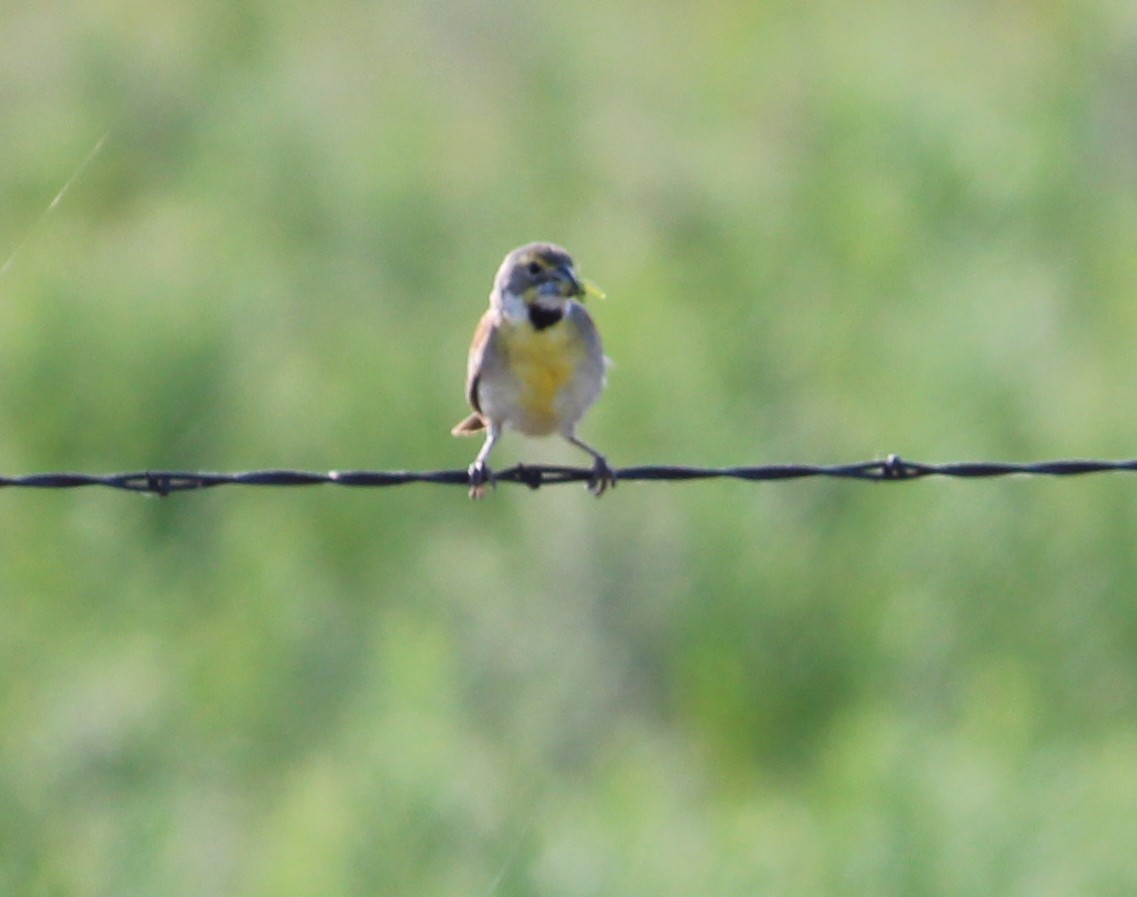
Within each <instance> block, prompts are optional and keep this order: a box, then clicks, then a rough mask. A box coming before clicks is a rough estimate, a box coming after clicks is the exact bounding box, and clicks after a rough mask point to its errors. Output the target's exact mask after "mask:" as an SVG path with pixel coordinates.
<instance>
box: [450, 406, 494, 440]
mask: <svg viewBox="0 0 1137 897" xmlns="http://www.w3.org/2000/svg"><path fill="white" fill-rule="evenodd" d="M485 428H486V419H485V418H484V417H482V416H481V415H480V414H478V412H476V411H475V412H474V413H473V414H471V415H470V416H469V417H467V418H466V419H465V420H464V421H462V422H461V423H459V424H457V425H456V426H455V427H454V429H453V430H451V431H450V435H451V436H473V435H474V434H475V433H480V432H481V431H482V430H484V429H485Z"/></svg>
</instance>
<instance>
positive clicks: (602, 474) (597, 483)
mask: <svg viewBox="0 0 1137 897" xmlns="http://www.w3.org/2000/svg"><path fill="white" fill-rule="evenodd" d="M565 438H566V439H567V440H568V441H569V442H571V443H572V444H573V445H575V446H576V447H577V448H581V449H584V450H585V451H586V452H588V454H590V455H592V460H593V464H592V476H591V477H589V480H588V491H589V492H591V493H592V494H593V495H595V496H597V497H598V498H599V497H600V496H601V495H603V494H604V492H605V491H606V490H607V489H608V488H612V489H615V488H616V471H614V470H613V469H612V468H611V467H609V466H608V459H607V458H605V457H604V456H603V455H602V454H600V452H598V451H596V449H594V448H593V447H592V446H590V445H589V444H588V443H587V442H585V441H584V440H583V439H580V438H578V437H577V435H576V434H575V433H569V434H568V435H567V436H566V437H565Z"/></svg>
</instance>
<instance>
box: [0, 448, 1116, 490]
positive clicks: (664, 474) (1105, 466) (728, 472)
mask: <svg viewBox="0 0 1137 897" xmlns="http://www.w3.org/2000/svg"><path fill="white" fill-rule="evenodd" d="M1108 472H1129V473H1133V472H1137V459H1133V460H1123V461H1108V460H1078V459H1073V460H1062V461H1040V462H1035V463H1016V462H1004V461H965V462H952V463H947V464H925V463H922V462H919V461H906V460H904V459H902V458H901V457H900V456H899V455H888V456H887V457H886V458H883V459H879V460H873V461H862V462H859V463H855V464H835V465H818V464H768V465H761V466H755V467H684V466H667V465H642V466H638V467H625V468H622V469H619V470H617V471H616V479H617V481H618V482H658V481H665V480H671V481H685V480H709V479H734V480H750V481H773V480H798V479H804V478H807V477H829V478H833V479H843V480H867V481H870V482H880V483H896V482H908V481H911V480H918V479H924V478H925V477H951V478H955V479H986V478H990V477H1002V476H1011V475H1021V476H1078V475H1083V474H1091V473H1108ZM592 475H593V474H592V471H591V470H590V469H588V468H579V467H557V466H548V465H528V464H518V465H516V466H515V467H510V468H508V469H506V470H502V471H500V472H497V473H495V476H494V479H495V481H496V482H498V483H520V484H522V485H525V486H528V487H529V488H531V489H537V488H539V487H541V486H553V485H558V484H561V483H586V482H588V481H589V480H590V479H591V477H592ZM410 483H433V484H438V485H446V486H467V485H469V475H468V474H467V472H466V471H465V470H427V471H411V470H392V471H382V470H346V471H340V470H331V471H327V472H326V473H325V472H317V471H305V470H253V471H246V472H243V473H202V472H194V471H184V470H145V471H138V472H133V473H113V474H101V475H100V474H84V473H38V474H28V475H25V476H0V488H3V487H10V488H23V489H75V488H79V487H82V486H103V487H106V488H111V489H119V490H123V491H126V492H142V493H147V494H151V495H160V496H165V495H171V494H172V493H175V492H190V491H195V490H200V489H212V488H215V487H217V486H317V485H334V486H355V487H379V486H403V485H407V484H410Z"/></svg>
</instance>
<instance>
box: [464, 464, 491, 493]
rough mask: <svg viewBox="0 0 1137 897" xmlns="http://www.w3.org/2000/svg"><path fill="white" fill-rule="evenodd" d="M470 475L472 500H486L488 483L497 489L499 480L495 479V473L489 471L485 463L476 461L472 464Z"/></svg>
mask: <svg viewBox="0 0 1137 897" xmlns="http://www.w3.org/2000/svg"><path fill="white" fill-rule="evenodd" d="M469 475H470V498H474V499H478V498H485V495H486V484H487V483H488V484H489V485H490V486H492V487H493V488H494V489H496V488H497V480H496V479H495V478H494V475H493V471H492V470H490V469H489V466H488V465H487V464H486V462H485V461H475V462H474V463H473V464H471V465H470V470H469Z"/></svg>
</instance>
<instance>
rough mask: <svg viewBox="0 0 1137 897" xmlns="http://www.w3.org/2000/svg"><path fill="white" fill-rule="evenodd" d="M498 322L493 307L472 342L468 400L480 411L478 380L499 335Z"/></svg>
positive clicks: (467, 371) (469, 362)
mask: <svg viewBox="0 0 1137 897" xmlns="http://www.w3.org/2000/svg"><path fill="white" fill-rule="evenodd" d="M496 323H497V315H496V314H495V313H494V310H493V309H492V308H491V309H489V310H488V311H487V312H486V313H485V314H484V315H482V319H481V320H480V321H478V327H477V329H476V330H475V331H474V339H473V342H471V343H470V357H469V360H468V361H467V363H466V401H468V402H469V403H470V407H471V408H473V409H474V410H475V411H478V412H480V411H481V410H482V406H481V403H480V402H479V401H478V380H479V379H480V378H481V374H482V362H483V361H484V360H485V357H486V350H487V349H488V348H489V345H490V343H491V342H492V341H493V340H494V339H495V338H496V337H497V328H496V327H495V324H496Z"/></svg>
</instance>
